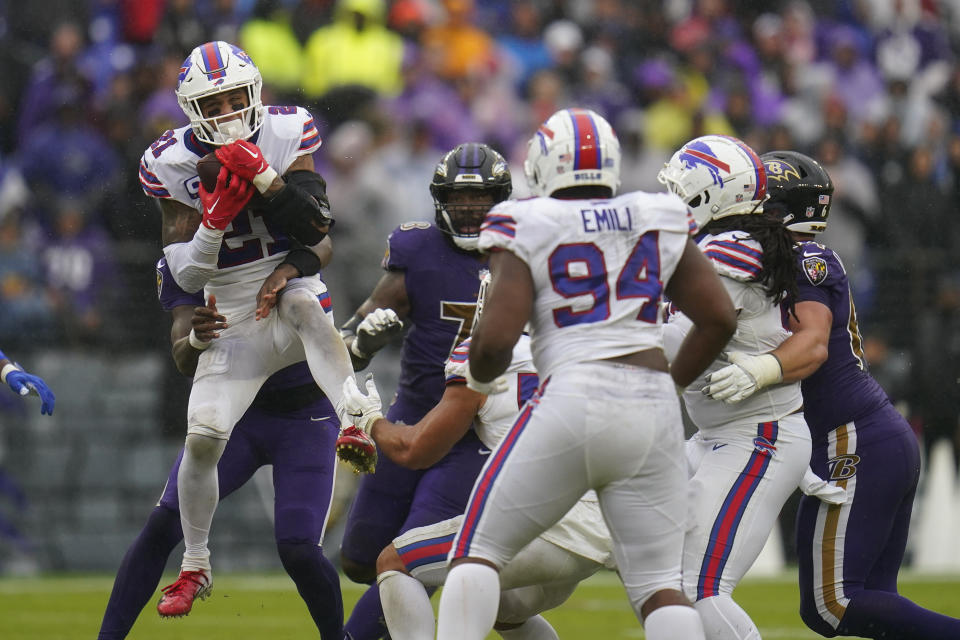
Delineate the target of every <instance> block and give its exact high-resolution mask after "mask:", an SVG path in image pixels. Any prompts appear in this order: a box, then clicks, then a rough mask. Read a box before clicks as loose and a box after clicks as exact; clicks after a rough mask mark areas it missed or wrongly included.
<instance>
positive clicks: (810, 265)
mask: <svg viewBox="0 0 960 640" xmlns="http://www.w3.org/2000/svg"><path fill="white" fill-rule="evenodd" d="M803 272H804V273H805V274H807V280H809V281H810V284H812V285H814V286H817V285H820V284H822V283H823V281H824V280H826V279H827V261H826V260H824V259H823V258H819V257H815V256H814V257H809V258H804V259H803Z"/></svg>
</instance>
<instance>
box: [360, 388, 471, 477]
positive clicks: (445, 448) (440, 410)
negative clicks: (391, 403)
mask: <svg viewBox="0 0 960 640" xmlns="http://www.w3.org/2000/svg"><path fill="white" fill-rule="evenodd" d="M485 398H486V396H484V395H482V394H480V393H477V392H476V391H474V390H473V389H470V388H468V387H467V385H465V384H453V385H449V386H448V387H447V388H446V390H444V392H443V397H442V398H440V402H439V403H437V405H436V406H435V407H434V408H433V409H431V410H430V411H429V412H427V415H425V416H423V418H422V419H421V420H420V422H418V423H417V424H416V425H414V426H413V427H412V428H411V427H409V426H407V425H397V424H394V423H392V422H390V421H388V420H386V419H383V420H378V421H377V422H375V423H374V425H373V431H372V435H373V439H374V440H375V441H376V443H377V445H378V446H379V447H380V451H382V452H383V453H384V454H386V455H387V457H388V458H390V459H391V460H393V461H394V462H396V463H397V464H399V465H400V466H402V467H407V468H409V469H426V468H427V467H430V466H432V465H434V464H436V463H437V462H438V461H439V460H440V459H441V458H443V456H445V455H447V453H448V452H449V451H450V449H451V448H452V447H453V445H455V444H456V443H457V442H458V441H459V440H460V438H462V437H463V436H464V434H465V433H466V432H467V431H469V430H470V426H471V425H472V424H473V419H474V417H475V416H476V415H477V411H479V410H480V407H481V406H482V405H483V401H484V399H485Z"/></svg>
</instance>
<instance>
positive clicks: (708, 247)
mask: <svg viewBox="0 0 960 640" xmlns="http://www.w3.org/2000/svg"><path fill="white" fill-rule="evenodd" d="M700 249H701V250H702V251H703V253H704V255H706V256H707V257H708V258H709V259H710V261H711V262H712V263H713V266H714V268H715V269H716V270H717V273H719V274H720V275H722V276H726V277H728V278H732V279H734V280H739V281H740V282H754V281H756V279H757V277H758V276H759V275H760V271H761V270H762V269H763V265H762V264H761V259H762V258H763V250H762V249H761V248H760V243H759V242H757V241H756V240H754V239H753V238H751V237H750V236H749V235H748V234H745V233H743V232H738V231H726V232H724V233H721V234H718V235H715V236H714V235H710V236H706V237H705V238H703V239H702V240H701V241H700Z"/></svg>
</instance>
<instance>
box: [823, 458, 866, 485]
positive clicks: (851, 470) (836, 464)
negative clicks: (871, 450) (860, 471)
mask: <svg viewBox="0 0 960 640" xmlns="http://www.w3.org/2000/svg"><path fill="white" fill-rule="evenodd" d="M827 464H828V465H829V467H830V479H831V480H834V481H836V480H848V479H850V478H852V477H853V476H855V475H857V465H858V464H860V456H858V455H856V454H853V453H851V454H847V455H840V456H837V457H835V458H831V459H830V461H829V462H828V463H827Z"/></svg>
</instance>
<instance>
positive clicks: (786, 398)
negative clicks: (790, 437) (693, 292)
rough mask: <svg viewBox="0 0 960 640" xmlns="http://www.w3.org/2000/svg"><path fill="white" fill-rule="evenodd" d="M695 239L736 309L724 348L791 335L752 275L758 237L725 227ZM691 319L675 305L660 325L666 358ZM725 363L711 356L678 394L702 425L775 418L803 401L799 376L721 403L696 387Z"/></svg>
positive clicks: (745, 349)
mask: <svg viewBox="0 0 960 640" xmlns="http://www.w3.org/2000/svg"><path fill="white" fill-rule="evenodd" d="M698 244H699V246H700V249H701V250H702V251H703V252H704V254H705V255H706V256H707V258H709V259H710V262H711V264H713V266H714V268H715V269H716V270H717V273H719V274H720V276H721V278H720V281H721V282H723V285H724V287H725V288H726V289H727V293H729V294H730V298H731V300H733V306H734V308H735V309H736V310H737V331H736V333H734V334H733V337H732V338H731V339H730V342H729V343H727V346H726V347H724V351H739V352H742V353H748V354H750V355H760V354H762V353H769V352H771V351H773V350H774V349H776V348H777V347H778V346H779V345H780V343H782V342H783V341H784V340H786V339H787V338H788V337H790V335H791V333H790V331H789V330H788V329H786V328H785V327H784V325H783V319H782V318H781V312H780V305H778V304H774V302H773V301H772V300H771V299H770V298H769V297H767V294H766V293H765V292H764V290H763V286H762V285H761V284H760V283H758V282H753V281H752V280H753V279H754V278H755V277H756V276H757V274H759V273H760V269H761V264H760V259H761V258H762V256H763V250H762V249H761V247H760V243H759V242H757V241H756V240H754V239H753V238H751V237H750V236H749V234H747V233H745V232H743V231H726V232H724V233H720V234H717V235H707V236H704V237H703V238H701V240H700V242H699V243H698ZM692 324H693V323H692V322H691V321H690V319H689V318H688V317H687V316H685V315H684V314H683V313H680V312H679V311H675V312H672V313H671V314H670V317H669V318H668V321H667V325H666V326H665V327H664V329H663V335H664V345H665V347H666V351H667V357H668V359H670V360H673V357H674V356H675V355H676V353H677V350H678V349H679V348H680V344H681V343H682V342H683V339H684V337H686V335H687V333H688V332H689V331H690V327H691V326H692ZM728 364H730V363H729V362H726V361H724V360H721V359H717V360H714V361H713V362H712V363H711V364H710V366H709V367H707V370H706V371H704V372H703V373H702V374H701V375H700V377H699V378H697V379H696V380H694V381H693V382H692V383H691V384H690V386H688V387H687V390H686V391H685V392H684V394H683V401H684V404H685V405H686V408H687V413H688V414H689V415H690V419H691V420H692V421H693V422H694V424H696V425H697V427H698V428H700V429H704V430H706V429H710V428H711V427H717V426H720V425H724V424H728V423H730V422H732V421H737V420H742V419H749V418H757V419H760V420H777V419H779V418H782V417H783V416H785V415H788V414H790V413H792V412H794V411H796V410H797V409H799V408H800V406H801V405H802V404H803V399H802V397H801V393H800V383H799V382H793V383H786V384H778V385H772V386H769V387H766V388H764V389H761V390H760V391H758V392H756V393H754V394H753V395H752V396H750V397H749V398H747V399H746V400H742V401H740V402H737V403H734V404H725V403H724V402H721V401H720V400H714V399H713V398H710V397H709V396H706V395H704V394H703V393H701V392H700V389H702V388H703V387H704V386H706V377H707V375H709V374H711V373H713V372H714V371H718V370H719V369H722V368H723V367H725V366H727V365H728Z"/></svg>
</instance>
